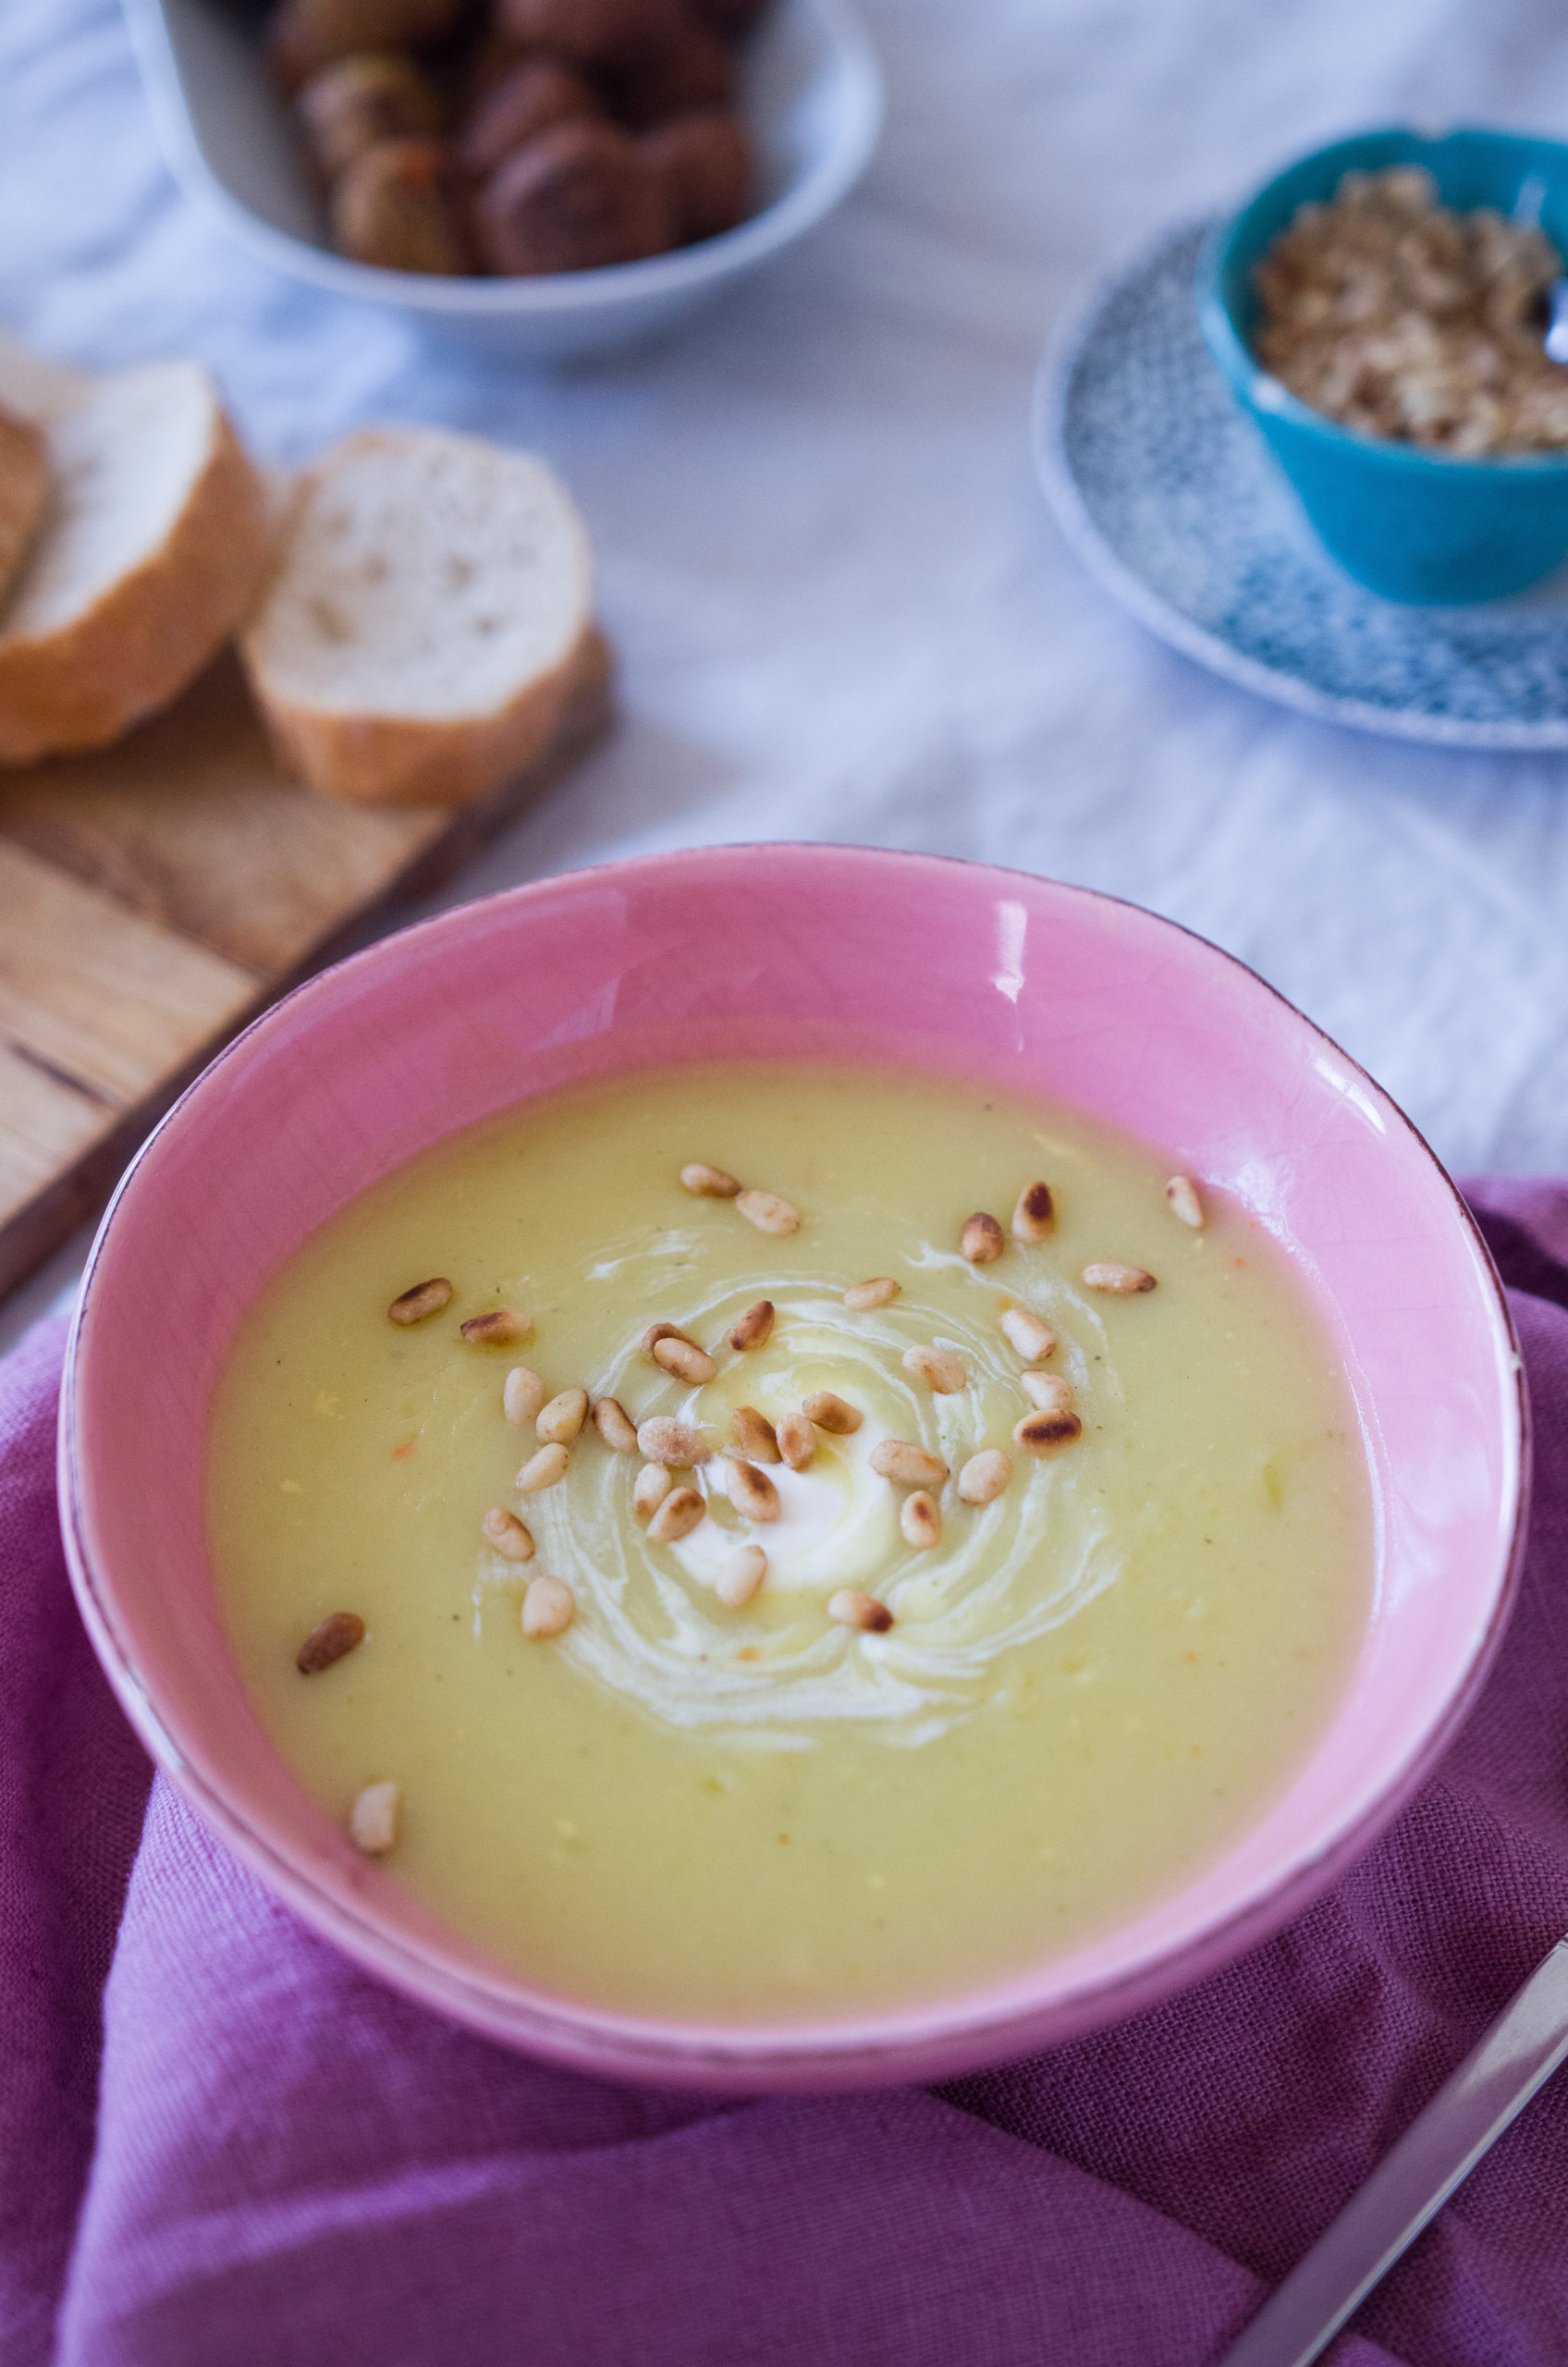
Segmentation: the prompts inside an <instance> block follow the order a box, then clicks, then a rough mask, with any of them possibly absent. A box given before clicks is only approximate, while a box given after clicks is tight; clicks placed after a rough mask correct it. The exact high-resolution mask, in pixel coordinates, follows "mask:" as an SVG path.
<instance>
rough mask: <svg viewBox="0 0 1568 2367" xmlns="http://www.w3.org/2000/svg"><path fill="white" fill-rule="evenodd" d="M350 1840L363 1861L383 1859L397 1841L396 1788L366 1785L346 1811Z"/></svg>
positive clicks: (392, 1786)
mask: <svg viewBox="0 0 1568 2367" xmlns="http://www.w3.org/2000/svg"><path fill="white" fill-rule="evenodd" d="M397 1838H398V1786H397V1784H366V1785H365V1787H364V1790H363V1791H362V1792H361V1794H360V1797H359V1798H358V1799H357V1800H356V1801H355V1802H354V1805H353V1807H352V1808H351V1809H349V1840H350V1841H351V1842H352V1843H353V1845H354V1846H355V1848H356V1849H357V1850H358V1851H359V1852H360V1854H361V1857H364V1858H385V1857H386V1852H387V1851H388V1849H390V1848H391V1846H392V1844H393V1843H394V1842H395V1841H396V1840H397Z"/></svg>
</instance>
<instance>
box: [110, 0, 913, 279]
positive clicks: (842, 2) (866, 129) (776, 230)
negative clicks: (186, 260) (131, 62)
mask: <svg viewBox="0 0 1568 2367" xmlns="http://www.w3.org/2000/svg"><path fill="white" fill-rule="evenodd" d="M794 5H796V6H801V7H803V8H805V9H807V10H809V11H810V12H811V13H812V14H813V15H814V16H815V18H817V19H818V21H819V23H820V24H821V26H822V28H823V30H824V31H825V32H826V34H827V41H828V43H829V45H830V47H831V48H832V50H833V53H834V59H833V64H834V68H835V70H836V71H837V73H838V74H839V76H840V77H841V78H842V80H843V83H844V88H845V91H846V93H847V101H848V104H846V106H845V108H844V111H843V118H844V119H843V123H842V126H841V128H840V130H839V137H838V139H837V141H835V142H834V143H832V144H830V145H829V146H828V147H827V148H825V149H824V151H823V153H821V154H820V155H819V156H817V157H815V159H814V160H813V161H812V163H811V164H810V165H808V166H807V167H806V169H805V171H804V173H803V174H802V175H801V177H800V178H798V179H797V180H795V181H794V182H792V183H791V184H790V187H789V188H788V189H786V190H783V191H782V192H781V193H780V194H779V195H778V197H776V198H775V199H774V201H773V202H772V203H771V204H770V205H766V206H764V207H763V209H762V211H761V213H759V214H753V215H751V216H749V218H748V219H747V220H746V221H744V222H741V223H739V224H738V225H737V226H736V227H735V228H734V229H733V230H726V231H723V232H721V233H720V235H719V236H718V237H717V238H713V239H698V240H696V241H695V242H694V243H693V244H692V245H691V246H687V247H677V248H674V249H672V250H671V251H670V252H669V253H668V254H662V255H649V256H647V257H645V258H644V259H643V261H642V262H640V263H621V264H602V265H600V266H598V267H597V268H596V269H594V270H591V271H567V272H551V273H541V274H539V275H538V276H535V277H518V278H500V277H486V276H482V275H479V274H477V273H475V274H469V275H465V276H462V277H454V278H451V279H446V278H440V277H436V276H434V275H432V274H430V273H428V272H417V271H388V270H386V269H384V268H383V267H382V266H381V265H380V264H364V263H356V262H355V261H354V260H353V258H352V257H351V256H349V255H339V254H335V253H334V252H333V251H331V250H330V249H329V248H325V247H318V246H315V245H313V244H312V242H311V240H310V239H300V238H296V237H295V236H294V234H293V233H292V232H291V231H288V230H280V229H279V228H278V227H276V224H275V223H271V222H268V221H265V220H264V219H263V216H262V215H259V214H254V213H252V212H251V208H250V207H249V206H248V205H246V204H245V203H244V202H242V200H241V199H239V197H237V196H236V195H235V193H234V191H233V190H231V189H230V188H229V187H228V186H227V182H225V181H223V180H221V179H220V178H219V177H218V176H217V174H216V173H215V172H214V170H213V168H212V166H210V165H209V163H208V162H207V158H206V156H205V154H204V153H203V151H202V144H201V141H199V140H198V138H197V136H196V128H195V125H194V123H193V122H192V120H191V117H190V110H189V107H188V106H187V104H186V101H185V95H184V88H183V84H182V81H181V78H180V72H179V67H178V61H177V58H176V55H175V50H174V44H173V42H172V40H171V38H170V34H169V30H168V24H167V19H166V18H165V13H164V7H163V0H123V6H124V8H125V12H126V17H127V20H128V22H129V29H130V35H131V45H132V48H133V49H134V50H135V53H136V58H137V64H138V66H139V67H140V69H141V81H142V87H143V89H144V90H145V92H146V93H147V99H148V104H149V106H150V109H151V112H152V115H153V128H154V129H155V131H156V133H157V136H158V142H159V145H160V147H161V148H162V150H163V153H164V156H165V161H166V162H167V164H168V166H169V167H170V169H171V171H172V172H173V173H174V175H175V178H177V179H178V181H179V182H180V184H181V186H182V187H183V188H184V189H185V190H186V191H187V192H188V194H189V195H190V197H191V198H192V199H193V200H195V202H197V203H198V204H200V205H202V207H204V208H205V210H206V212H207V214H208V215H209V216H210V217H211V218H212V219H214V221H215V222H216V223H217V225H218V227H220V228H222V229H225V230H227V232H228V233H229V235H230V236H231V237H233V238H234V239H237V240H238V241H239V243H240V244H241V245H243V246H244V247H246V248H247V249H248V250H249V251H250V252H251V254H253V255H255V256H256V257H257V259H258V260H259V261H261V262H263V263H265V264H270V265H271V266H272V267H273V269H274V270H276V271H281V272H285V273H287V274H288V276H289V277H290V278H293V279H297V280H304V281H307V282H308V283H309V284H310V285H311V286H312V287H316V288H323V289H325V291H326V292H327V293H329V294H331V295H335V296H348V297H352V298H354V299H356V300H358V301H360V302H361V303H365V302H369V303H375V304H390V305H393V306H395V307H397V308H398V310H399V311H402V312H405V313H423V314H426V315H428V316H430V317H431V318H433V319H459V320H477V321H487V320H496V321H508V320H515V321H528V320H538V321H547V320H555V319H561V320H566V321H570V320H571V319H572V318H573V317H575V316H577V315H581V314H583V313H599V312H602V311H604V310H606V309H612V310H613V309H614V308H616V307H617V306H619V304H621V303H627V304H629V305H630V304H632V303H633V302H634V301H641V302H643V303H646V304H648V305H649V306H655V305H657V304H659V303H660V302H662V301H663V300H666V299H672V298H680V297H682V296H686V295H695V294H697V293H699V292H700V291H702V290H703V289H704V288H709V287H713V286H717V285H718V284H720V283H722V282H723V281H724V280H726V279H728V278H729V277H731V276H733V275H734V274H735V273H737V272H741V271H744V270H746V269H748V268H749V267H750V266H751V265H753V264H758V263H761V262H763V261H765V260H766V258H767V257H768V256H769V255H772V254H775V253H777V252H778V251H779V250H780V249H781V248H783V247H786V246H789V245H791V244H792V243H793V241H794V240H795V239H799V238H802V237H803V236H804V234H805V233H806V232H807V231H808V230H811V229H814V228H815V226H816V225H817V223H818V222H820V221H822V220H823V219H824V218H825V217H826V216H827V215H828V214H830V213H831V212H832V211H833V209H834V207H835V206H837V205H838V204H839V202H841V200H842V199H843V198H845V197H846V196H847V195H848V194H849V191H850V190H851V189H852V188H853V186H854V184H855V182H856V181H857V180H858V179H859V178H860V177H861V175H862V173H863V172H864V170H865V167H866V166H867V165H868V164H869V162H870V160H871V157H872V154H873V153H874V152H875V150H876V143H877V141H878V139H879V137H880V135H881V130H882V121H883V116H884V113H885V110H886V88H885V84H884V80H883V75H882V68H881V65H880V62H879V60H878V58H877V55H876V47H875V45H874V43H873V42H872V39H871V36H870V33H869V32H868V31H867V30H866V27H865V24H864V20H863V19H862V18H861V16H860V14H859V12H858V10H857V8H856V6H855V5H854V0H794Z"/></svg>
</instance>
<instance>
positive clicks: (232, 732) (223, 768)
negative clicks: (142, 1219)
mask: <svg viewBox="0 0 1568 2367" xmlns="http://www.w3.org/2000/svg"><path fill="white" fill-rule="evenodd" d="M80 385H81V381H80V380H79V379H78V378H77V377H76V376H75V374H74V373H70V372H67V371H63V370H61V369H59V368H58V366H57V365H55V364H53V363H50V362H43V361H41V360H40V359H39V358H38V357H36V356H32V355H30V354H24V353H23V352H22V350H21V349H19V348H18V347H17V346H15V345H14V344H13V343H12V342H11V341H10V340H9V339H7V338H5V337H0V391H3V392H4V394H5V396H6V399H7V400H8V401H9V402H11V403H12V405H13V407H14V408H16V409H18V410H26V411H31V412H32V413H33V414H34V415H35V416H40V417H42V416H46V415H47V414H48V413H49V412H50V411H55V410H58V409H60V408H62V407H67V406H68V405H69V404H70V403H71V402H72V401H73V400H74V399H80V394H79V391H78V390H79V389H80ZM609 673H610V666H609V655H608V651H607V650H606V647H605V644H603V642H602V641H600V642H596V644H595V647H594V654H593V660H592V663H591V665H590V666H589V668H587V669H586V670H585V672H584V677H583V681H582V687H581V689H580V691H579V693H578V695H577V697H576V699H575V701H574V703H573V705H572V706H571V708H570V711H569V712H568V714H567V715H566V717H564V718H563V721H562V726H561V730H559V732H558V733H557V738H556V742H555V743H554V745H553V746H552V747H551V748H550V750H549V751H548V752H547V754H546V755H545V758H544V759H543V761H542V762H541V763H540V764H538V765H536V766H534V767H533V768H532V769H531V770H530V771H528V772H527V773H525V774H522V775H521V776H520V777H519V778H518V779H515V780H513V781H510V782H508V784H507V786H506V787H505V788H504V789H503V790H501V791H498V792H497V793H496V795H495V796H494V797H491V798H489V799H486V800H485V801H484V802H483V803H480V804H478V805H472V806H467V807H465V808H463V809H462V810H461V811H460V812H459V813H456V814H453V813H451V812H448V811H447V810H446V809H444V808H441V809H436V808H431V807H405V808H400V809H399V808H392V807H387V808H375V807H367V806H350V805H339V804H337V803H334V802H333V801H332V800H331V799H329V798H324V797H317V796H315V795H313V794H312V792H311V791H309V790H305V789H301V788H300V787H299V786H298V785H297V784H296V783H295V782H293V781H291V780H289V779H288V778H287V777H286V776H285V775H284V774H283V773H282V772H280V771H279V769H278V767H277V766H276V763H275V762H274V760H273V755H272V751H271V748H270V746H269V744H268V742H267V739H266V736H265V734H264V732H263V730H262V727H261V724H260V721H259V719H258V717H257V716H256V713H255V710H254V708H253V707H252V705H251V699H250V694H249V693H248V691H247V690H246V687H245V681H244V678H243V676H242V674H241V672H240V670H239V662H238V660H237V659H236V658H235V657H234V656H233V654H232V653H231V652H226V653H225V654H224V656H222V657H220V658H219V659H218V660H217V661H216V663H215V664H214V666H212V667H211V668H209V670H208V671H207V672H206V673H205V674H204V675H203V676H202V678H201V680H200V681H197V682H196V683H194V684H193V685H192V686H191V688H190V690H189V691H187V692H186V693H185V695H184V696H183V697H182V698H181V699H180V700H179V701H178V703H177V704H176V705H174V706H172V707H170V708H168V709H167V710H166V712H165V713H164V714H163V715H160V716H156V717H153V720H152V721H151V722H148V723H145V724H143V725H142V726H141V729H140V730H136V731H134V732H132V733H131V734H130V735H129V738H127V739H125V740H123V741H121V742H119V744H118V745H117V746H116V747H114V748H110V749H106V750H104V751H102V752H101V753H99V754H94V755H91V756H72V757H55V758H53V759H51V760H50V761H49V762H47V763H44V764H41V765H33V766H29V767H26V768H25V769H16V770H9V769H6V770H0V1294H4V1293H5V1292H6V1291H7V1290H9V1289H10V1288H11V1287H12V1286H13V1284H15V1283H16V1282H19V1281H20V1280H21V1278H22V1276H23V1275H24V1274H27V1273H29V1272H30V1271H31V1269H32V1268H33V1267H34V1266H36V1265H38V1264H39V1263H40V1261H41V1260H42V1259H43V1257H46V1256H47V1255H48V1253H49V1251H50V1250H51V1249H53V1248H54V1247H55V1245H57V1244H58V1243H59V1242H61V1241H63V1240H64V1239H65V1238H66V1236H67V1234H68V1233H71V1232H72V1231H74V1229H75V1228H76V1226H77V1225H78V1224H80V1222H81V1220H83V1218H85V1217H87V1216H89V1215H91V1214H92V1212H93V1211H94V1210H95V1209H96V1208H98V1207H99V1206H100V1205H101V1204H102V1202H103V1201H104V1199H105V1198H106V1197H107V1196H108V1194H109V1192H110V1190H111V1189H112V1188H113V1186H114V1184H115V1181H116V1177H117V1176H118V1174H119V1172H120V1170H121V1168H122V1167H123V1166H124V1165H125V1162H126V1160H127V1159H128V1158H129V1155H130V1153H131V1152H132V1151H133V1150H134V1149H135V1147H136V1146H137V1144H138V1143H139V1142H141V1139H142V1137H143V1135H144V1134H146V1133H147V1131H148V1129H149V1127H150V1126H151V1125H152V1124H153V1121H154V1120H155V1119H156V1118H157V1117H158V1116H159V1115H160V1114H161V1112H162V1111H163V1110H165V1109H166V1108H167V1107H168V1104H169V1103H170V1102H171V1101H172V1100H173V1099H174V1098H175V1097H176V1095H177V1094H178V1092H179V1091H180V1089H181V1087H182V1086H183V1085H185V1084H186V1083H187V1082H188V1081H189V1079H190V1077H191V1076H193V1075H194V1074H195V1073H196V1071H197V1070H198V1069H199V1068H200V1067H201V1066H202V1063H203V1062H204V1061H207V1060H208V1059H210V1058H211V1056H212V1054H213V1053H214V1051H215V1050H216V1049H217V1048H218V1046H219V1045H220V1044H221V1043H223V1042H224V1040H225V1038H226V1037H227V1036H231V1035H233V1034H234V1032H235V1030H236V1029H237V1028H239V1026H241V1025H242V1024H244V1022H245V1021H246V1020H248V1019H250V1018H251V1017H252V1016H253V1015H254V1013H255V1012H258V1011H260V1010H261V1009H262V1008H263V1006H264V1005H265V1004H266V1003H268V1002H270V1001H272V1000H274V998H275V997H276V995H278V994H279V993H280V992H281V991H282V990H283V989H284V988H285V987H288V986H291V985H292V984H293V983H294V982H295V981H296V980H297V979H299V978H300V977H303V976H304V975H307V973H308V972H310V971H311V970H313V969H316V968H318V967H319V966H320V965H321V964H322V963H324V962H325V961H327V960H329V959H330V958H331V957H332V956H333V954H335V953H337V952H340V951H343V950H347V948H348V947H349V945H350V944H352V943H354V942H355V941H356V940H358V939H361V938H365V937H368V936H370V935H372V934H373V933H374V925H375V924H376V922H377V921H378V920H379V919H381V918H382V917H383V916H385V915H386V914H388V913H389V912H390V911H392V910H393V909H394V908H395V907H396V906H397V905H398V903H399V902H400V901H404V900H406V899H408V898H410V897H412V896H415V895H424V894H427V893H428V892H429V891H430V890H431V889H433V888H435V887H437V886H439V885H440V883H441V882H442V881H443V880H444V879H445V878H447V877H449V875H450V874H451V873H452V872H453V871H455V870H456V868H457V867H458V865H459V864H460V863H462V862H463V861H464V859H465V858H466V857H467V856H468V855H469V854H471V853H472V852H473V850H474V849H475V848H476V847H477V846H479V845H481V844H482V843H483V841H484V840H485V839H487V838H489V837H491V836H493V834H494V833H495V832H496V830H498V829H499V828H501V827H502V825H503V824H504V823H506V822H508V821H509V820H510V819H511V817H512V816H513V815H514V814H516V813H517V812H519V811H520V809H521V807H522V806H523V805H524V804H525V803H527V802H528V801H529V800H530V799H531V798H532V797H534V796H536V795H537V794H538V792H539V791H541V790H542V789H544V788H545V786H546V785H547V784H548V783H549V782H551V781H552V780H554V779H557V776H558V775H559V774H560V773H561V772H562V771H563V770H564V769H565V768H566V767H567V766H568V765H570V763H572V762H573V761H574V759H575V758H576V757H578V756H580V755H581V754H582V752H583V751H584V749H585V748H587V747H588V746H589V745H590V744H591V743H592V742H593V741H594V739H596V738H597V737H598V736H599V734H600V733H601V732H602V731H603V730H605V728H606V724H607V722H608V719H609V713H610V699H609Z"/></svg>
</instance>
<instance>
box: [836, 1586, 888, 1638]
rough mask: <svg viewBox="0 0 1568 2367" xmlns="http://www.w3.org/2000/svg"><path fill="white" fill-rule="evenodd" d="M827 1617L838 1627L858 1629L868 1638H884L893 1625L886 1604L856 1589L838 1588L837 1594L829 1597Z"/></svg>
mask: <svg viewBox="0 0 1568 2367" xmlns="http://www.w3.org/2000/svg"><path fill="white" fill-rule="evenodd" d="M827 1616H828V1618H829V1619H836V1620H837V1621H838V1623H839V1626H840V1627H859V1628H861V1629H862V1630H863V1631H864V1633H865V1634H866V1635H868V1636H885V1635H886V1634H887V1632H888V1628H889V1627H890V1626H891V1625H892V1624H893V1614H892V1613H891V1612H890V1611H889V1610H888V1606H887V1604H886V1603H885V1602H878V1601H877V1600H876V1597H875V1596H874V1595H869V1594H862V1592H861V1590H860V1588H858V1587H840V1588H839V1591H838V1593H837V1594H833V1595H829V1596H828V1598H827Z"/></svg>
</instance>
